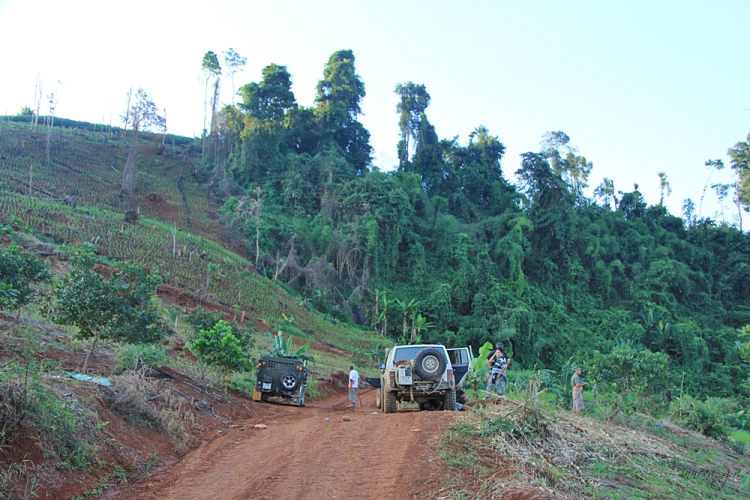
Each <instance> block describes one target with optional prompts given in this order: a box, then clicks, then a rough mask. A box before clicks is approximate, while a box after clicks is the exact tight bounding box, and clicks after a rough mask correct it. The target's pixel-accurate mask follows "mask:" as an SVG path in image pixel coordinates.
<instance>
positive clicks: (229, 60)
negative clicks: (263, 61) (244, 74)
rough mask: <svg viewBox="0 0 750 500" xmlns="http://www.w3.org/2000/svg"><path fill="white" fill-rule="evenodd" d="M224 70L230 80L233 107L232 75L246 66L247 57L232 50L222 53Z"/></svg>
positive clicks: (234, 92) (234, 93) (233, 88)
mask: <svg viewBox="0 0 750 500" xmlns="http://www.w3.org/2000/svg"><path fill="white" fill-rule="evenodd" d="M223 55H224V68H226V70H227V76H229V77H230V78H231V79H232V106H234V96H235V95H236V91H235V87H234V75H236V74H237V73H239V72H240V71H242V67H243V66H245V64H247V57H242V56H240V55H239V54H238V53H237V52H236V51H235V50H234V49H233V48H231V47H229V50H227V51H225V52H224V53H223Z"/></svg>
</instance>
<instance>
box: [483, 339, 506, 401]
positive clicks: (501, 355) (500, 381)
mask: <svg viewBox="0 0 750 500" xmlns="http://www.w3.org/2000/svg"><path fill="white" fill-rule="evenodd" d="M487 367H488V368H491V369H492V375H491V376H492V378H491V379H490V383H489V385H488V386H487V392H486V393H485V394H484V399H489V398H490V394H491V393H492V392H493V391H496V392H497V395H498V396H504V395H505V387H506V386H507V385H508V376H507V374H506V372H507V371H508V356H507V355H506V354H505V346H504V345H503V343H502V342H498V343H497V345H496V346H495V352H494V353H492V354H490V355H489V356H487Z"/></svg>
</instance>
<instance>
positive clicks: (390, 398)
mask: <svg viewBox="0 0 750 500" xmlns="http://www.w3.org/2000/svg"><path fill="white" fill-rule="evenodd" d="M383 406H384V408H383V411H384V412H386V413H396V393H395V392H386V393H385V397H384V398H383Z"/></svg>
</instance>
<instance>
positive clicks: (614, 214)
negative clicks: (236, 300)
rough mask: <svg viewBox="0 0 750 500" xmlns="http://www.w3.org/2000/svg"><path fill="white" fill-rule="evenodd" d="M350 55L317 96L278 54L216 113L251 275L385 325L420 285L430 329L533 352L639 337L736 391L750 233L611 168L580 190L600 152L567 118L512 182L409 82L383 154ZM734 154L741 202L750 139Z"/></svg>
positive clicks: (219, 173)
mask: <svg viewBox="0 0 750 500" xmlns="http://www.w3.org/2000/svg"><path fill="white" fill-rule="evenodd" d="M354 63H355V58H354V54H353V53H352V52H351V51H350V50H341V51H338V52H336V53H334V54H333V55H332V56H331V57H330V59H329V60H328V62H327V63H326V65H325V69H324V74H323V79H322V80H321V81H320V82H319V83H318V85H317V89H316V92H317V97H316V99H315V104H314V105H313V106H312V107H309V108H308V107H304V106H300V105H298V104H297V102H296V100H295V97H294V94H293V92H292V91H291V75H290V74H289V73H288V72H287V70H286V68H285V67H284V66H280V65H276V64H271V65H269V66H268V67H266V68H265V69H264V70H263V74H262V80H261V81H260V82H258V83H250V84H248V85H245V86H243V87H241V88H240V90H239V92H238V95H239V96H240V97H241V99H242V102H240V103H238V105H237V106H234V107H233V106H226V107H225V108H224V109H223V110H222V111H221V112H220V117H219V119H218V123H219V126H218V127H217V129H216V132H215V133H214V134H213V135H212V136H211V137H210V140H211V141H212V142H211V148H210V150H211V151H215V154H213V155H206V157H205V158H204V162H203V168H204V169H206V170H211V171H213V174H214V183H213V185H214V187H215V188H216V189H217V193H218V194H219V195H220V196H222V197H223V199H225V200H228V201H227V203H226V204H225V206H224V209H223V210H222V211H223V212H224V213H225V214H226V217H228V218H229V219H230V220H231V223H232V225H233V227H235V228H240V231H242V232H244V233H245V235H246V237H247V240H248V249H249V251H250V252H251V253H252V254H256V262H257V267H258V270H259V272H261V273H263V274H265V275H266V276H267V277H268V278H270V279H272V280H274V281H276V282H279V283H284V284H285V286H287V287H290V288H294V289H296V290H297V291H298V292H300V293H302V294H303V295H306V296H307V297H308V299H306V300H309V301H310V302H311V303H312V305H313V307H315V308H316V309H318V310H320V311H322V312H324V313H326V314H329V315H330V317H332V318H337V319H340V320H344V321H348V322H355V323H358V324H363V325H364V324H367V325H370V326H372V327H374V328H375V329H377V330H381V331H384V333H385V335H386V336H389V337H391V338H394V339H395V338H398V337H399V335H402V336H403V332H405V331H406V327H405V326H404V325H406V324H407V319H408V318H407V313H406V312H404V311H401V310H399V309H398V307H396V306H395V300H396V299H399V300H401V301H403V303H409V301H412V302H413V303H417V304H418V307H416V308H414V311H411V312H410V314H413V315H414V316H415V317H416V314H420V315H421V316H422V317H423V318H426V319H427V320H429V322H430V323H431V324H432V328H431V329H429V330H425V331H423V332H420V335H421V337H422V340H423V341H439V342H442V343H445V344H446V345H466V344H471V345H473V346H474V347H475V350H476V348H477V347H479V346H481V345H482V344H484V342H485V341H487V340H492V341H493V342H494V341H499V340H502V341H504V342H505V343H506V345H508V346H509V347H510V350H511V352H512V353H513V356H514V360H515V363H516V366H523V367H527V368H531V367H533V366H535V365H537V366H538V367H559V366H561V365H562V364H563V363H564V362H565V360H567V359H569V358H570V357H571V356H575V358H576V359H577V360H579V361H580V362H581V363H583V364H584V366H585V360H586V359H588V358H590V357H591V356H593V355H594V352H595V351H599V352H604V353H609V352H611V351H612V348H613V346H614V344H615V343H616V342H630V343H631V344H630V345H632V346H634V348H637V349H646V350H648V351H650V352H652V353H660V354H663V355H664V356H666V357H667V358H668V359H669V370H671V371H674V372H675V373H682V372H684V373H685V374H686V379H685V384H686V385H689V386H691V387H690V390H691V393H692V394H696V393H701V392H704V391H707V388H708V387H711V388H712V392H714V393H718V395H730V394H732V393H734V392H735V390H736V389H735V384H733V383H732V380H737V379H738V378H740V379H743V378H745V377H746V375H747V368H746V367H745V366H742V364H741V363H740V358H739V356H738V353H737V349H736V347H735V345H734V342H735V340H736V337H737V335H736V330H737V329H738V328H741V327H742V326H743V325H746V324H749V323H750V236H748V235H747V234H746V233H743V232H742V230H741V229H738V228H737V227H734V226H732V225H730V224H727V223H719V222H717V221H714V220H711V219H708V218H705V217H702V218H701V217H696V216H695V215H694V214H693V211H691V210H688V212H686V214H685V218H684V219H683V218H681V217H678V216H675V215H672V214H670V213H669V212H668V211H667V209H666V208H665V207H664V206H663V204H662V203H660V204H658V205H655V206H649V205H648V204H647V203H646V201H645V200H644V198H643V196H642V194H641V192H640V191H639V190H638V186H637V185H635V186H634V187H633V189H632V190H631V191H616V189H615V186H614V183H613V182H612V181H610V180H608V179H605V182H603V183H602V185H601V186H599V187H598V188H596V190H594V193H595V197H594V198H593V199H591V198H588V197H586V196H585V195H584V189H585V188H586V187H588V177H589V174H590V172H591V171H592V168H593V164H592V162H591V161H589V160H587V159H586V158H585V157H584V156H582V155H579V152H578V150H577V149H576V148H574V147H572V146H571V144H570V138H569V137H568V136H567V135H566V134H564V133H563V132H560V131H556V132H549V133H547V134H545V136H544V137H543V140H542V142H541V148H540V151H537V152H528V153H524V154H523V155H521V161H520V167H519V168H518V169H517V170H516V171H515V172H513V171H511V172H508V173H515V175H516V178H517V180H518V183H517V184H516V185H513V184H511V183H510V182H509V181H507V180H506V177H505V176H504V175H503V167H502V165H501V160H503V156H504V153H505V145H504V144H503V143H502V142H501V141H500V139H499V138H498V137H496V136H493V135H492V134H491V132H490V131H489V130H487V128H486V127H484V126H479V127H477V128H476V129H475V130H474V131H472V132H471V133H470V134H469V136H468V141H467V142H462V141H460V140H459V139H458V137H455V138H452V139H440V138H439V137H438V135H437V133H436V130H435V128H434V127H433V126H432V124H431V123H430V122H429V120H428V118H427V114H426V112H425V111H426V109H427V107H428V106H429V103H430V96H429V94H428V93H427V89H426V88H425V86H424V85H417V84H414V83H412V82H407V83H406V84H399V85H398V86H397V87H396V90H395V92H396V94H397V95H398V96H399V97H400V101H399V104H398V106H397V109H396V110H395V112H396V114H397V116H398V124H399V127H400V129H401V141H400V142H399V144H398V147H397V150H398V151H397V152H398V158H399V162H398V163H399V164H398V165H397V166H396V168H395V170H394V171H390V172H383V171H380V170H379V169H378V168H377V167H374V166H373V165H372V161H371V153H372V148H371V147H370V145H369V133H368V132H367V130H366V129H365V128H364V127H363V126H362V124H361V123H360V122H359V121H358V120H357V119H358V116H359V115H360V114H361V109H360V102H361V100H362V98H363V97H364V96H365V86H364V82H363V81H362V80H361V78H360V77H359V76H358V75H357V74H356V69H355V65H354ZM395 119H396V117H394V120H395ZM730 153H731V155H732V158H733V163H732V168H733V169H735V170H736V171H737V174H738V183H737V184H736V190H737V193H736V196H735V198H736V200H737V206H738V208H741V209H743V210H748V206H747V190H746V189H744V188H743V186H745V185H746V181H747V177H748V171H749V170H748V169H749V167H748V164H747V161H746V153H747V143H743V142H741V143H737V144H736V145H735V146H734V148H732V149H731V151H730ZM707 164H708V163H707ZM506 168H507V167H506ZM659 179H660V182H661V187H662V192H663V193H666V194H668V192H669V191H668V189H669V184H668V181H667V180H666V176H665V175H661V174H660V175H659ZM654 182H655V181H654ZM261 192H262V196H261V195H260V193H261ZM688 202H689V203H688ZM686 206H687V207H688V208H689V207H691V206H692V207H693V208H694V207H695V204H694V203H693V202H692V201H690V200H686ZM385 293H387V296H388V297H390V298H391V300H390V301H388V303H382V301H381V300H380V297H383V296H384V295H385ZM389 305H391V307H390V308H389V307H388V306H389ZM402 313H403V317H402ZM597 359H598V358H597Z"/></svg>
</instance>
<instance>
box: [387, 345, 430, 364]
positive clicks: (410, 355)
mask: <svg viewBox="0 0 750 500" xmlns="http://www.w3.org/2000/svg"><path fill="white" fill-rule="evenodd" d="M428 347H430V346H409V347H397V348H396V352H395V353H393V364H396V363H398V362H399V361H410V360H412V359H414V357H415V356H416V355H417V354H418V353H419V351H423V350H425V349H427V348H428Z"/></svg>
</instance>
